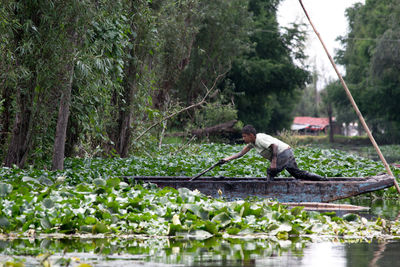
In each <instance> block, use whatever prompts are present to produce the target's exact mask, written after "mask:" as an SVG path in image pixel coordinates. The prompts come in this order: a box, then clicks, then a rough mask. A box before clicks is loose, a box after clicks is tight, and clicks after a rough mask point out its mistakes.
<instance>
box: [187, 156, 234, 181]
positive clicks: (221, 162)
mask: <svg viewBox="0 0 400 267" xmlns="http://www.w3.org/2000/svg"><path fill="white" fill-rule="evenodd" d="M224 163H226V162H225V161H224V160H222V159H221V160H219V161H218V162H217V163H215V164H214V165H212V166H211V167H209V168H208V169H206V170H204V171H202V172H201V173H199V174H197V175H196V176H193V178H192V179H190V180H189V181H193V180H194V179H197V178H199V177H200V176H202V175H203V174H205V173H206V172H209V171H211V170H212V169H214V168H215V167H217V166H218V165H222V164H224Z"/></svg>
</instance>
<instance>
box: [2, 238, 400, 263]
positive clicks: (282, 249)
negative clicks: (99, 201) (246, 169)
mask: <svg viewBox="0 0 400 267" xmlns="http://www.w3.org/2000/svg"><path fill="white" fill-rule="evenodd" d="M399 249H400V242H398V241H391V242H378V241H376V240H374V241H372V242H359V241H357V240H353V242H350V241H349V240H347V241H346V243H343V240H338V239H336V240H322V241H321V240H318V241H316V240H310V239H293V240H286V241H278V240H272V239H267V240H266V239H249V240H243V239H222V238H211V239H207V240H176V239H165V238H164V239H158V238H152V239H132V240H126V239H124V240H122V239H86V240H85V239H60V240H51V239H43V240H26V239H24V240H21V239H19V240H9V241H7V240H3V241H1V242H0V265H1V264H3V265H5V263H6V262H7V261H8V262H18V261H24V262H25V266H39V265H43V262H44V261H48V263H50V264H51V266H67V265H68V266H78V265H79V264H81V263H88V264H91V265H92V266H118V265H120V266H209V267H211V266H231V267H236V266H237V267H239V266H241V267H243V266H245V267H255V266H274V267H280V266H282V267H283V266H304V267H305V266H307V267H313V266H324V267H330V266H332V267H341V266H360V267H361V266H371V267H375V266H387V265H386V264H388V263H391V262H397V261H398V260H399V258H400V255H398V253H397V251H398V250H399ZM38 255H40V256H38ZM394 265H395V264H394Z"/></svg>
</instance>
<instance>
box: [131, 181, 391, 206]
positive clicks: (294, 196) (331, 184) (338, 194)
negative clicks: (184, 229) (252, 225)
mask: <svg viewBox="0 0 400 267" xmlns="http://www.w3.org/2000/svg"><path fill="white" fill-rule="evenodd" d="M124 178H125V181H126V182H128V183H138V182H143V183H153V184H156V185H157V186H158V187H161V188H162V187H173V188H180V187H186V188H188V189H190V190H195V189H197V190H199V191H200V192H202V193H203V194H205V195H209V196H212V197H221V196H222V197H225V198H227V199H236V198H246V197H249V196H258V197H262V198H272V199H276V200H278V201H279V202H331V201H334V200H338V199H344V198H348V197H352V196H356V195H360V194H365V193H369V192H373V191H377V190H381V189H385V188H388V187H391V186H393V185H394V178H393V177H392V176H389V175H387V174H380V175H376V176H371V177H334V178H328V181H306V180H295V179H293V178H277V179H276V180H275V181H267V180H266V179H265V178H243V177H242V178H240V177H238V178H232V177H229V178H227V177H200V178H198V179H196V180H193V181H189V180H190V179H191V177H183V176H177V177H171V176H135V177H124Z"/></svg>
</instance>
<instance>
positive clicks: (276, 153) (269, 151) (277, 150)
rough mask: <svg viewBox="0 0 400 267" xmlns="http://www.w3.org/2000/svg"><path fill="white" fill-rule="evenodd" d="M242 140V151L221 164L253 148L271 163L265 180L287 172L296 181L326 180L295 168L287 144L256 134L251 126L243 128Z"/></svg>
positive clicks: (293, 159) (266, 135)
mask: <svg viewBox="0 0 400 267" xmlns="http://www.w3.org/2000/svg"><path fill="white" fill-rule="evenodd" d="M242 138H243V141H244V142H245V143H246V144H247V145H246V146H245V147H244V148H243V149H242V151H240V152H239V153H237V154H234V155H232V156H229V157H226V158H224V159H222V160H221V163H226V162H228V161H231V160H233V159H237V158H240V157H242V156H244V155H245V154H246V153H247V152H249V151H250V150H251V149H252V148H255V149H256V151H257V152H258V153H259V154H260V155H261V156H263V157H264V158H266V159H268V160H269V161H271V165H270V167H269V168H268V169H267V179H270V180H274V178H275V177H276V176H277V175H278V173H280V172H281V171H283V170H287V171H288V172H289V173H290V174H291V175H292V176H293V177H294V178H296V179H301V180H312V181H326V180H327V178H325V177H322V176H320V175H317V174H314V173H309V172H307V171H303V170H300V169H299V168H298V167H297V163H296V160H295V158H294V155H293V150H292V148H291V147H290V146H289V145H288V144H286V143H284V142H282V141H281V140H279V139H277V138H275V137H272V136H270V135H268V134H264V133H257V131H256V129H255V128H254V127H253V126H252V125H246V126H244V127H243V129H242Z"/></svg>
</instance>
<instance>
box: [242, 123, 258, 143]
mask: <svg viewBox="0 0 400 267" xmlns="http://www.w3.org/2000/svg"><path fill="white" fill-rule="evenodd" d="M256 134H257V131H256V129H255V128H254V127H253V126H252V125H246V126H244V127H243V129H242V138H243V141H244V142H245V143H246V144H248V143H254V142H255V141H256Z"/></svg>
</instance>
